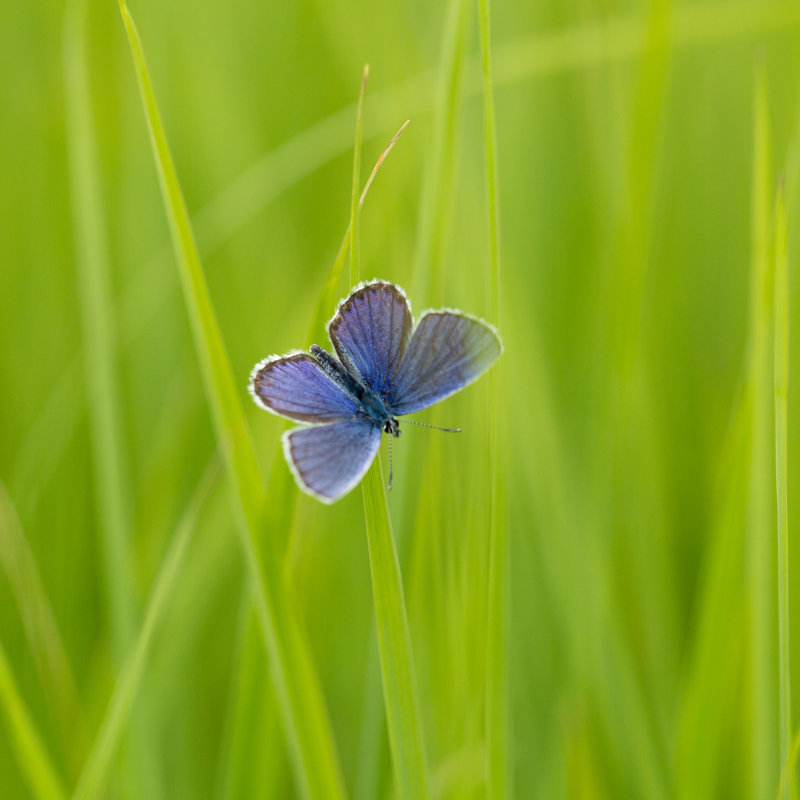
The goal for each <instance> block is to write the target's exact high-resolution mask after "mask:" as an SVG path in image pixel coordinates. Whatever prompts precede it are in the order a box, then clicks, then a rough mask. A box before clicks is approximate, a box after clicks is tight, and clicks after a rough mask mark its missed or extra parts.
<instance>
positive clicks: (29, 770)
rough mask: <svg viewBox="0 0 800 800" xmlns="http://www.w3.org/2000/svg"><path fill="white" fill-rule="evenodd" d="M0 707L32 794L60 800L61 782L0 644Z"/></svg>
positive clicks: (37, 798) (41, 799) (50, 799)
mask: <svg viewBox="0 0 800 800" xmlns="http://www.w3.org/2000/svg"><path fill="white" fill-rule="evenodd" d="M0 705H2V708H3V711H4V715H5V718H6V725H7V728H8V738H9V741H10V743H11V746H12V748H13V750H14V753H15V755H16V757H17V761H18V762H19V767H20V771H21V772H22V775H23V777H24V778H25V781H26V783H27V784H28V788H29V789H30V791H31V794H32V795H33V796H34V797H35V798H36V800H62V798H64V796H65V795H64V790H63V789H62V788H61V781H60V779H59V777H58V775H57V774H56V771H55V769H53V765H52V764H51V762H50V758H49V756H48V755H47V752H46V751H45V748H44V743H43V742H42V737H41V736H40V735H39V731H38V730H37V729H36V726H35V725H34V722H33V720H32V719H31V715H30V713H29V712H28V709H27V706H26V705H25V701H24V700H23V699H22V697H21V696H20V693H19V689H18V688H17V684H16V681H15V680H14V676H13V674H12V673H11V665H10V664H9V663H8V659H7V658H6V653H5V650H4V649H3V645H2V643H0Z"/></svg>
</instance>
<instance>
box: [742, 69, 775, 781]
mask: <svg viewBox="0 0 800 800" xmlns="http://www.w3.org/2000/svg"><path fill="white" fill-rule="evenodd" d="M769 137H770V127H769V109H768V107H767V88H766V76H765V67H764V64H763V60H762V59H758V61H757V64H756V79H755V89H754V138H753V145H754V152H753V201H752V237H753V265H752V275H751V299H750V303H751V320H750V332H751V333H750V335H751V339H750V348H751V349H750V358H751V362H750V368H751V377H750V379H751V381H752V386H753V426H752V437H753V438H752V450H751V460H750V490H749V509H748V552H749V564H748V567H749V574H748V591H749V635H750V640H749V651H750V652H749V666H750V674H749V678H750V687H749V688H750V698H749V699H750V714H751V724H750V726H749V730H750V743H749V745H750V753H751V757H752V762H751V780H752V785H751V792H752V795H753V797H766V796H768V795H769V794H771V793H772V790H773V788H774V786H775V778H776V776H777V769H775V767H776V765H777V760H776V758H775V754H776V753H777V747H776V745H777V737H776V736H775V733H776V730H777V724H776V723H777V720H776V719H774V717H775V715H774V713H773V704H774V702H775V699H776V698H777V692H776V691H775V688H776V687H775V681H774V678H773V663H774V661H773V659H774V656H773V645H774V638H773V635H772V632H773V613H772V608H771V606H772V592H773V583H772V575H773V572H772V569H771V568H770V563H771V560H772V552H773V551H772V536H773V513H774V512H773V510H772V490H771V487H770V483H769V477H770V468H769V461H770V458H769V449H770V445H769V441H770V439H771V438H772V437H771V436H770V427H771V425H770V422H771V420H770V412H771V406H772V405H773V403H772V402H771V397H770V395H771V394H772V393H773V391H774V389H773V386H772V380H771V376H770V374H769V373H770V366H771V362H772V358H771V356H772V353H771V350H772V348H771V347H770V335H771V333H772V329H773V322H772V314H773V307H772V289H773V277H772V265H771V260H770V244H771V239H772V235H771V222H770V220H771V213H772V209H771V198H772V192H771V189H770V182H771V166H770V145H769Z"/></svg>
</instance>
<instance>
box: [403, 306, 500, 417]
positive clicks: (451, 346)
mask: <svg viewBox="0 0 800 800" xmlns="http://www.w3.org/2000/svg"><path fill="white" fill-rule="evenodd" d="M502 351H503V345H502V343H501V341H500V337H499V336H498V335H497V331H496V330H495V329H494V328H493V327H492V326H491V325H488V324H487V323H485V322H483V320H480V319H477V318H476V317H471V316H468V315H467V314H462V313H461V312H458V311H446V310H443V311H428V312H426V313H425V314H423V315H422V318H421V319H420V321H419V324H418V325H417V327H416V329H415V330H414V334H413V336H412V337H411V341H410V342H409V344H408V348H407V349H406V352H405V355H404V356H403V360H402V362H401V363H400V368H399V369H398V370H397V373H396V374H395V378H394V383H393V385H392V390H391V392H390V394H389V398H388V404H389V407H390V408H391V410H392V413H394V414H397V415H401V414H411V413H412V412H414V411H421V410H422V409H423V408H427V407H428V406H430V405H433V404H434V403H438V402H439V400H443V399H444V398H445V397H449V396H450V395H451V394H454V393H455V392H457V391H459V389H463V388H464V387H465V386H466V385H467V384H469V383H472V381H474V380H475V379H476V378H478V377H480V375H481V374H483V372H485V371H486V370H487V369H488V368H489V367H490V366H491V365H492V363H493V362H494V361H495V359H496V358H497V357H498V356H499V355H500V353H501V352H502Z"/></svg>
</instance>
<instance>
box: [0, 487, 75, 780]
mask: <svg viewBox="0 0 800 800" xmlns="http://www.w3.org/2000/svg"><path fill="white" fill-rule="evenodd" d="M0 564H2V567H3V571H4V572H5V574H6V578H7V580H8V583H9V586H10V587H11V590H12V592H13V595H14V600H15V602H16V604H17V609H18V610H19V615H20V618H21V619H22V624H23V627H24V629H25V635H26V637H27V639H28V646H29V647H30V650H31V654H32V655H33V658H34V660H35V662H36V667H37V670H38V672H39V677H40V680H41V681H42V685H43V687H44V691H45V695H46V697H47V699H48V703H49V705H50V710H51V714H52V715H53V716H54V717H55V721H56V726H57V729H58V732H59V734H60V736H61V743H62V747H63V750H64V752H65V753H66V754H67V759H68V762H69V764H70V766H71V767H72V766H74V767H77V766H78V764H79V761H78V759H82V758H83V757H84V756H85V753H86V750H87V748H88V743H89V735H88V732H87V729H86V720H85V718H84V715H83V710H82V708H81V704H80V698H79V696H78V689H77V683H76V682H75V675H74V673H73V671H72V666H71V664H70V662H69V658H68V657H67V653H66V650H65V648H64V641H63V639H62V637H61V631H60V630H59V628H58V623H57V622H56V616H55V613H54V612H53V606H52V605H51V603H50V599H49V598H48V596H47V591H46V590H45V587H44V583H43V581H42V576H41V574H40V572H39V568H38V567H37V565H36V560H35V559H34V556H33V553H32V552H31V548H30V545H29V544H28V540H27V539H26V538H25V532H24V531H23V529H22V524H21V523H20V520H19V516H18V515H17V512H16V509H15V507H14V505H13V502H12V500H11V497H10V495H9V494H8V491H7V489H6V486H5V484H4V483H3V481H2V480H0Z"/></svg>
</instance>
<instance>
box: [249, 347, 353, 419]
mask: <svg viewBox="0 0 800 800" xmlns="http://www.w3.org/2000/svg"><path fill="white" fill-rule="evenodd" d="M250 391H251V393H252V395H253V397H254V398H255V400H256V402H257V403H258V404H259V405H260V406H261V407H262V408H265V409H266V410H267V411H271V412H273V413H274V414H280V415H281V416H283V417H288V418H289V419H294V420H297V421H298V422H340V421H342V420H347V419H352V418H353V417H354V416H355V414H356V411H357V410H358V404H357V402H356V400H355V399H354V398H353V397H351V396H350V395H349V394H348V393H347V392H345V390H344V389H342V388H341V387H340V386H339V385H338V384H336V383H334V382H333V381H332V380H331V379H330V378H329V377H328V376H327V375H326V374H325V373H324V372H323V371H322V368H321V367H320V365H319V364H318V363H317V361H316V360H315V359H314V358H312V357H311V356H310V355H308V353H295V354H293V355H289V356H276V357H273V358H268V359H266V360H264V361H262V362H261V363H260V364H257V365H256V366H255V368H254V369H253V373H252V378H251V382H250Z"/></svg>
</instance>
